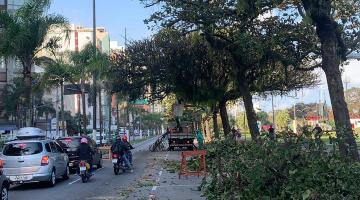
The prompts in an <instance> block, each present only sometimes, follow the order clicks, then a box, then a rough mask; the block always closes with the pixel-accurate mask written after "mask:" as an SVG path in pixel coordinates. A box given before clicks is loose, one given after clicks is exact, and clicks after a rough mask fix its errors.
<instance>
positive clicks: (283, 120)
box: [275, 110, 290, 130]
mask: <svg viewBox="0 0 360 200" xmlns="http://www.w3.org/2000/svg"><path fill="white" fill-rule="evenodd" d="M289 122H290V115H289V112H288V111H287V110H279V111H277V112H276V113H275V127H276V128H277V129H278V130H287V127H288V126H289Z"/></svg>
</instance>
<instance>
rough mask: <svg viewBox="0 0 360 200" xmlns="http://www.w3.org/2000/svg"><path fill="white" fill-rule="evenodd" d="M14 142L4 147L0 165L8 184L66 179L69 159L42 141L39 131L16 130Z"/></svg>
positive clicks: (60, 151) (61, 151) (53, 143)
mask: <svg viewBox="0 0 360 200" xmlns="http://www.w3.org/2000/svg"><path fill="white" fill-rule="evenodd" d="M18 138H19V139H18V140H15V141H12V142H8V143H6V144H5V146H4V149H3V152H2V155H1V156H0V162H1V163H3V169H2V171H3V173H4V175H5V176H6V177H7V178H8V179H9V180H10V182H11V183H16V184H19V183H20V184H23V183H32V182H47V183H48V184H49V186H54V185H55V184H56V179H57V178H60V177H62V178H64V179H68V178H69V168H68V163H69V158H68V155H67V154H66V153H65V152H64V150H63V149H62V148H61V147H60V145H59V144H58V143H56V142H55V141H54V140H50V139H46V138H45V137H44V136H43V135H42V134H41V131H40V129H37V128H25V129H23V130H22V129H20V130H19V134H18Z"/></svg>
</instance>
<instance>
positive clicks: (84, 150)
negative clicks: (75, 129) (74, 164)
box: [77, 138, 94, 172]
mask: <svg viewBox="0 0 360 200" xmlns="http://www.w3.org/2000/svg"><path fill="white" fill-rule="evenodd" d="M77 154H78V155H79V160H80V161H81V160H85V161H86V162H87V163H88V164H89V165H90V172H92V160H93V159H92V157H93V155H94V152H93V151H92V149H91V148H90V145H89V144H88V140H87V139H86V138H81V141H80V146H79V148H78V150H77Z"/></svg>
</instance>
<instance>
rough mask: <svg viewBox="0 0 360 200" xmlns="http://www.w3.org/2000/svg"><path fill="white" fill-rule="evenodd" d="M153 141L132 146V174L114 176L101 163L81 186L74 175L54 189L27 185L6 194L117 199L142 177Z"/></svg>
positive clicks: (44, 199)
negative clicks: (122, 190) (126, 188)
mask: <svg viewBox="0 0 360 200" xmlns="http://www.w3.org/2000/svg"><path fill="white" fill-rule="evenodd" d="M156 139H157V137H156V138H152V139H150V140H147V141H144V142H141V143H138V144H135V145H134V147H135V149H134V150H133V159H134V172H133V173H128V172H127V173H125V174H121V175H118V176H115V175H114V173H113V168H112V164H111V162H110V161H108V160H104V166H103V168H102V169H99V170H97V171H96V172H95V174H94V176H93V177H91V178H90V180H89V182H87V183H82V182H81V181H80V179H79V177H78V176H77V175H71V176H70V179H69V180H66V181H63V180H59V181H58V182H57V184H56V186H55V187H53V188H49V187H47V186H45V185H43V184H39V183H36V184H26V185H20V186H13V187H12V188H11V190H10V192H9V199H10V200H14V199H15V200H27V199H36V200H50V199H51V200H62V199H68V200H82V199H117V198H118V197H119V196H120V195H119V194H120V193H121V189H122V188H125V187H127V186H128V185H130V184H131V183H133V182H135V181H136V180H137V179H139V178H140V176H141V175H142V174H143V172H144V169H145V163H144V162H142V160H145V158H146V157H148V156H149V155H150V152H148V147H149V145H150V144H152V143H153V142H154V141H155V140H156Z"/></svg>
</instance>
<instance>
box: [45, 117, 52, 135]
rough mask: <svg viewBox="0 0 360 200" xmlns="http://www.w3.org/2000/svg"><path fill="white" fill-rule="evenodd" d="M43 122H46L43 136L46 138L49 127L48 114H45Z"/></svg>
mask: <svg viewBox="0 0 360 200" xmlns="http://www.w3.org/2000/svg"><path fill="white" fill-rule="evenodd" d="M45 121H46V123H45V124H46V128H45V134H46V137H47V136H48V127H49V113H45ZM50 129H51V128H50Z"/></svg>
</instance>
